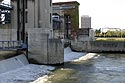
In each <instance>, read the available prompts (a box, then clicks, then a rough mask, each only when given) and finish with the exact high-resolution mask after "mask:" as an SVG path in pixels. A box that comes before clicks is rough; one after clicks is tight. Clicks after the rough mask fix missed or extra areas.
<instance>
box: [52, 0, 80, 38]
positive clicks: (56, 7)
mask: <svg viewBox="0 0 125 83" xmlns="http://www.w3.org/2000/svg"><path fill="white" fill-rule="evenodd" d="M79 5H80V4H79V3H78V2H77V1H69V2H57V3H53V13H57V14H59V15H60V16H61V17H62V24H61V32H62V34H63V35H64V38H69V37H71V35H72V34H73V32H75V31H77V30H78V28H79Z"/></svg>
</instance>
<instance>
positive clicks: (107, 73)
mask: <svg viewBox="0 0 125 83" xmlns="http://www.w3.org/2000/svg"><path fill="white" fill-rule="evenodd" d="M49 81H51V83H125V54H97V55H96V56H95V57H94V58H92V59H90V60H86V61H77V62H69V63H65V64H64V65H63V66H59V67H58V68H57V69H56V70H55V71H54V72H53V73H52V75H50V78H49Z"/></svg>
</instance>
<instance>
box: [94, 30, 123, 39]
mask: <svg viewBox="0 0 125 83" xmlns="http://www.w3.org/2000/svg"><path fill="white" fill-rule="evenodd" d="M95 37H125V31H110V30H109V31H107V32H101V29H96V30H95Z"/></svg>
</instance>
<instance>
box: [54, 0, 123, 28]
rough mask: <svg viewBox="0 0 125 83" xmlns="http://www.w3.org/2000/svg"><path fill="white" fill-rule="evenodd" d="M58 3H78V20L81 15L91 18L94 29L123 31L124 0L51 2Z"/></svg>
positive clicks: (55, 0) (56, 0) (58, 0)
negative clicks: (117, 29)
mask: <svg viewBox="0 0 125 83" xmlns="http://www.w3.org/2000/svg"><path fill="white" fill-rule="evenodd" d="M60 1H61V2H63V1H78V2H79V3H80V8H79V14H80V18H81V16H82V15H89V16H91V18H92V23H91V24H92V28H94V29H99V28H105V27H111V28H121V29H125V0H53V2H60ZM80 24H81V23H80ZM80 27H81V26H80Z"/></svg>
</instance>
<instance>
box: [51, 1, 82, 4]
mask: <svg viewBox="0 0 125 83" xmlns="http://www.w3.org/2000/svg"><path fill="white" fill-rule="evenodd" d="M63 4H78V5H80V3H79V2H77V1H67V2H55V3H53V5H63Z"/></svg>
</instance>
